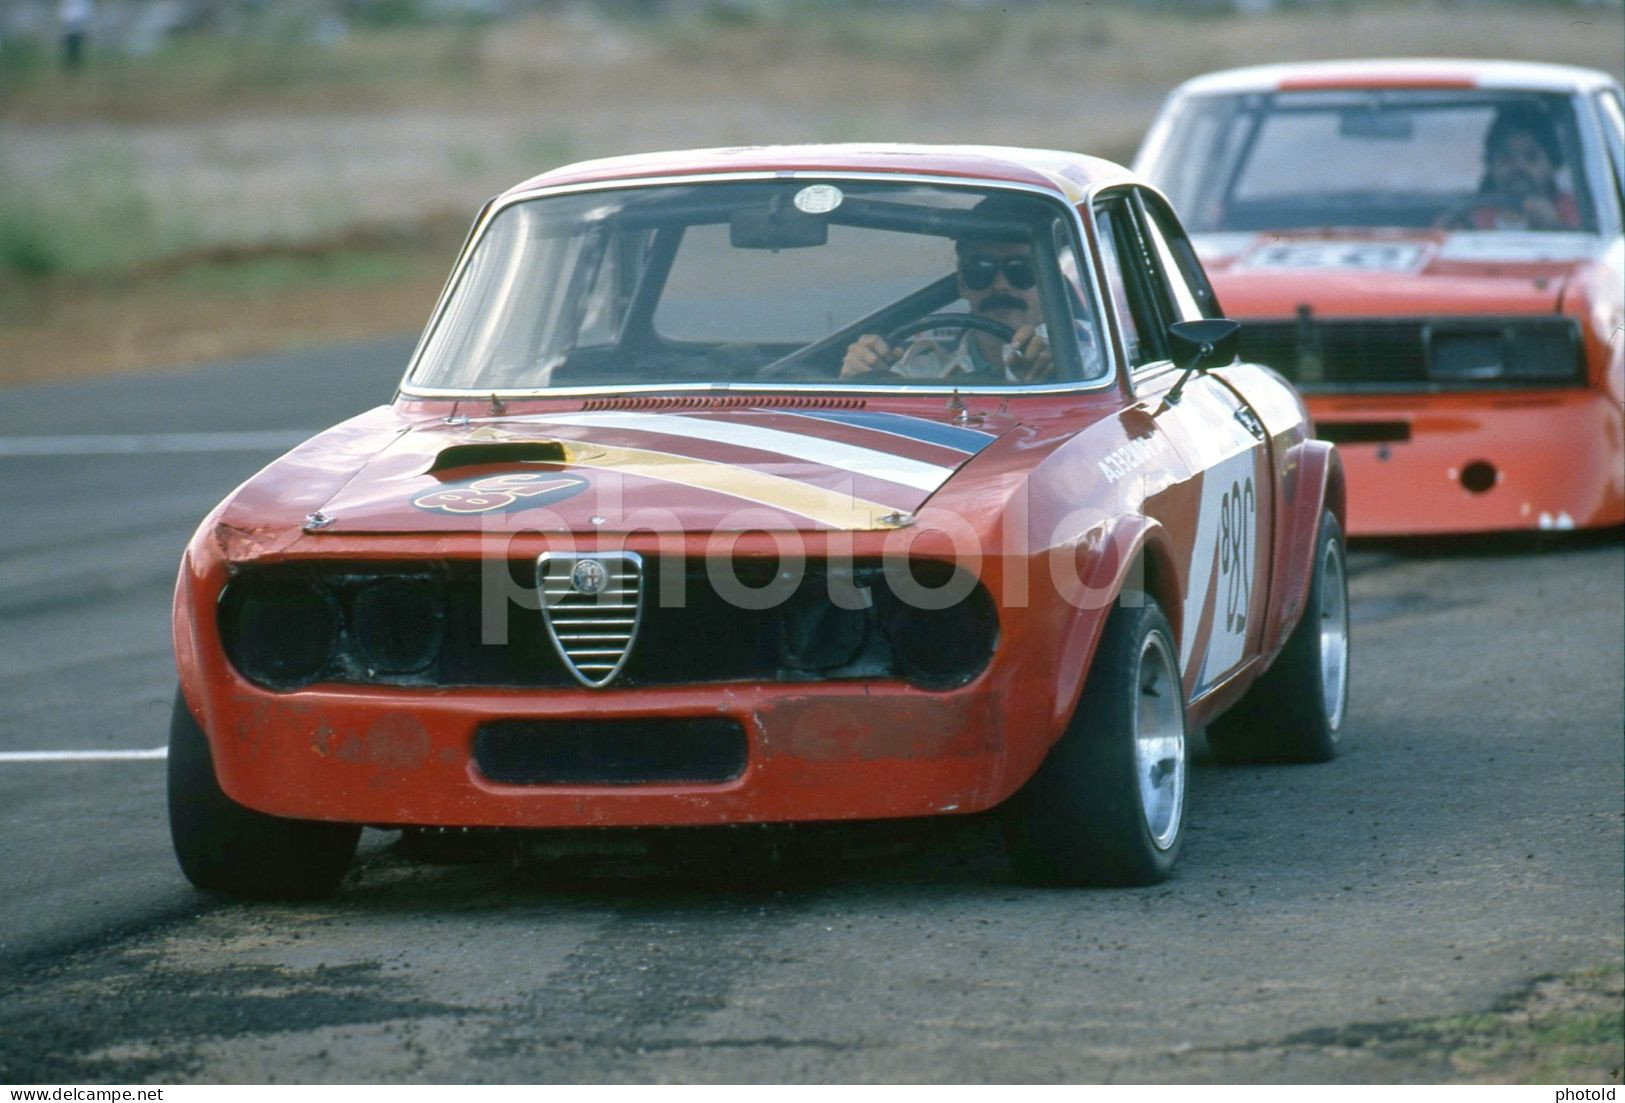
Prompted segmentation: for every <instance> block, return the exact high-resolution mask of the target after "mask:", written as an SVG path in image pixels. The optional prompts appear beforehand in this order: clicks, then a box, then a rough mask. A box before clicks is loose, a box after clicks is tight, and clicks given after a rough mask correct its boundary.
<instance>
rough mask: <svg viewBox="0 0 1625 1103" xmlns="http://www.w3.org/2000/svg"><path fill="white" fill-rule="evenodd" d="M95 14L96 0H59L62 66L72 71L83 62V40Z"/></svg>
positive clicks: (57, 14) (58, 20) (57, 8)
mask: <svg viewBox="0 0 1625 1103" xmlns="http://www.w3.org/2000/svg"><path fill="white" fill-rule="evenodd" d="M95 15H96V0H60V3H58V4H57V7H56V19H57V23H58V24H59V25H60V26H61V28H62V68H64V69H66V70H67V71H68V72H70V73H71V72H74V71H75V70H77V69H78V68H79V67H80V66H81V65H83V64H84V62H85V40H86V39H87V38H88V37H89V36H90V23H91V20H92V19H94V18H95Z"/></svg>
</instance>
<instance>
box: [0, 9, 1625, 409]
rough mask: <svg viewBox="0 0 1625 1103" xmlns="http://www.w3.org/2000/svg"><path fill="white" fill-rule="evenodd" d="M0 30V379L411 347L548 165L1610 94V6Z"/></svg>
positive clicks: (1016, 138) (1128, 137) (1622, 36)
mask: <svg viewBox="0 0 1625 1103" xmlns="http://www.w3.org/2000/svg"><path fill="white" fill-rule="evenodd" d="M93 8H94V12H93V16H92V18H91V21H90V24H89V26H88V29H87V35H86V48H85V53H84V57H83V60H82V62H81V64H79V65H78V66H77V67H75V68H68V67H65V66H64V64H63V61H62V44H61V30H62V28H61V24H60V22H59V6H58V0H5V2H4V3H0V380H4V379H11V380H17V379H26V378H42V377H50V376H54V375H58V374H61V373H63V372H73V371H79V370H104V369H109V368H115V367H127V366H139V365H150V364H165V363H171V362H176V361H182V360H189V359H190V360H195V359H198V358H207V357H210V356H217V355H228V354H234V353H237V352H241V351H246V350H248V349H254V348H261V347H269V346H271V345H274V344H279V343H284V342H286V341H289V340H299V339H311V340H316V339H330V338H332V337H335V336H340V337H342V336H359V335H367V334H373V333H378V332H390V331H394V330H403V329H411V328H413V327H415V326H416V325H418V324H420V322H421V319H422V318H423V317H424V316H425V315H426V314H427V311H428V308H429V305H430V304H431V303H432V299H433V295H434V292H435V290H436V289H437V287H438V283H439V281H440V279H441V278H442V276H443V274H444V272H445V271H446V269H447V268H448V267H449V265H450V262H451V259H452V252H453V251H454V250H455V248H456V244H457V242H458V240H459V239H460V235H461V234H462V232H463V230H464V229H465V228H466V225H467V220H468V219H469V217H470V216H471V215H472V214H473V212H474V211H475V210H476V209H477V207H478V205H479V204H480V203H481V202H482V201H483V200H484V199H485V198H486V197H487V196H489V195H491V194H493V193H495V192H497V191H499V190H501V189H503V188H505V187H507V186H509V185H511V184H513V183H515V182H517V181H519V180H521V179H523V178H525V177H528V176H530V175H533V174H535V173H538V172H542V171H544V170H546V169H548V168H551V167H553V166H555V165H558V164H561V163H563V162H566V161H570V160H577V159H580V158H584V157H591V156H600V155H607V154H614V153H623V152H635V151H641V150H648V149H657V148H674V147H677V148H680V147H687V146H703V145H719V144H755V143H762V142H779V141H848V140H880V141H927V142H995V143H1006V144H1018V145H1037V146H1052V147H1062V148H1069V149H1078V150H1083V151H1086V152H1090V153H1096V154H1099V155H1103V156H1107V157H1113V158H1118V159H1127V158H1128V157H1129V156H1130V155H1131V154H1132V152H1133V150H1134V147H1135V145H1136V144H1137V142H1138V139H1139V135H1140V133H1141V132H1142V131H1143V129H1144V127H1145V125H1146V124H1147V123H1148V122H1149V121H1150V119H1151V117H1152V115H1153V114H1154V113H1155V111H1156V109H1157V106H1158V105H1159V103H1160V102H1161V100H1162V97H1163V96H1164V95H1165V94H1166V93H1167V91H1168V90H1169V89H1170V88H1171V87H1172V86H1173V85H1174V84H1176V83H1178V82H1179V81H1180V80H1183V79H1185V78H1186V77H1189V76H1193V75H1195V74H1197V73H1200V72H1204V71H1206V70H1209V69H1215V68H1222V67H1226V66H1232V65H1242V64H1252V63H1260V62H1270V61H1283V60H1301V59H1307V58H1324V57H1354V56H1376V55H1406V56H1469V57H1512V58H1524V59H1528V60H1538V61H1556V62H1566V63H1572V64H1580V65H1588V66H1592V67H1595V68H1601V69H1604V70H1607V71H1610V72H1613V73H1615V74H1616V75H1618V74H1619V72H1620V70H1621V69H1622V68H1625V13H1622V10H1621V5H1620V3H1619V2H1618V0H1593V2H1589V3H1582V2H1577V0H1525V2H1522V3H1497V2H1494V0H1450V2H1446V0H1424V2H1399V0H1366V2H1356V0H1296V2H1292V0H1183V2H1181V0H1140V2H1134V0H597V2H591V0H99V2H96V3H95V4H94V5H93Z"/></svg>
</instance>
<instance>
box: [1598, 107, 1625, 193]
mask: <svg viewBox="0 0 1625 1103" xmlns="http://www.w3.org/2000/svg"><path fill="white" fill-rule="evenodd" d="M1597 112H1598V114H1600V115H1601V116H1602V133H1603V144H1604V145H1606V146H1607V147H1608V160H1609V161H1611V162H1612V163H1613V166H1614V186H1615V187H1616V188H1618V189H1619V190H1620V191H1621V193H1625V107H1622V106H1621V105H1620V102H1619V93H1618V92H1616V91H1614V90H1613V89H1612V88H1605V89H1603V90H1602V91H1601V92H1598V93H1597Z"/></svg>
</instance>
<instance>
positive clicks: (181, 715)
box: [169, 692, 361, 900]
mask: <svg viewBox="0 0 1625 1103" xmlns="http://www.w3.org/2000/svg"><path fill="white" fill-rule="evenodd" d="M169 835H170V839H171V840H172V841H173V842H174V844H175V857H176V858H178V859H179V860H180V865H181V872H182V873H184V874H186V879H187V880H188V881H190V882H192V884H194V885H196V886H197V887H198V888H200V889H209V890H212V891H215V892H223V893H227V894H229V895H232V896H244V897H252V898H256V899H261V900H298V899H309V898H311V897H317V896H327V895H329V894H331V893H332V892H333V890H334V889H336V888H338V884H339V881H340V880H342V879H343V877H344V871H345V870H346V869H347V868H348V867H349V865H350V859H351V858H352V857H353V856H354V855H355V848H356V842H357V840H358V839H360V837H361V828H360V827H359V826H358V825H356V824H334V823H312V822H307V821H305V820H288V819H283V818H281V817H280V816H267V815H265V814H264V813H263V812H256V811H254V810H253V809H251V808H244V807H243V806H242V805H240V804H238V803H237V802H236V801H234V800H232V799H231V798H230V797H228V796H226V794H225V793H224V792H223V791H222V790H221V788H220V783H219V782H218V781H217V780H216V779H215V776H214V761H213V759H212V758H211V757H210V754H209V740H208V737H207V736H205V735H204V734H203V729H202V728H200V727H199V726H198V723H197V721H196V720H194V719H193V718H192V710H191V709H189V708H187V706H186V701H185V700H184V699H183V698H182V697H181V695H180V693H179V692H177V693H176V694H175V710H174V713H173V715H172V716H171V718H170V723H169Z"/></svg>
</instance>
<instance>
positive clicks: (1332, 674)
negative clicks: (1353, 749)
mask: <svg viewBox="0 0 1625 1103" xmlns="http://www.w3.org/2000/svg"><path fill="white" fill-rule="evenodd" d="M1348 694H1349V593H1348V571H1347V568H1346V565H1345V561H1344V555H1343V530H1342V528H1341V527H1340V526H1339V525H1338V523H1337V518H1336V517H1334V516H1333V515H1332V514H1331V512H1330V511H1329V510H1328V511H1327V512H1326V513H1325V514H1324V515H1323V516H1322V517H1321V519H1320V535H1319V538H1318V539H1317V540H1316V543H1315V573H1314V575H1313V576H1312V577H1311V578H1310V580H1309V598H1308V601H1307V603H1306V604H1305V606H1304V611H1303V616H1302V618H1301V619H1300V620H1299V621H1298V625H1297V627H1296V628H1294V629H1293V630H1292V635H1291V636H1289V637H1288V638H1287V642H1286V646H1285V647H1283V648H1282V649H1281V653H1280V654H1279V655H1278V656H1276V658H1275V662H1274V663H1273V664H1272V665H1271V666H1270V668H1269V670H1267V671H1265V672H1264V674H1263V676H1262V677H1260V678H1259V679H1258V681H1257V682H1255V683H1253V686H1252V688H1251V689H1249V690H1248V691H1247V695H1246V696H1245V697H1243V698H1242V699H1241V700H1240V701H1238V702H1237V703H1236V704H1235V706H1234V707H1232V708H1231V709H1230V710H1229V711H1228V712H1226V713H1225V714H1224V715H1223V716H1221V717H1219V718H1218V719H1217V720H1215V721H1213V722H1212V723H1211V724H1209V725H1208V729H1207V740H1208V745H1209V746H1210V747H1211V748H1212V749H1213V754H1214V757H1216V758H1218V759H1220V760H1221V761H1225V762H1325V761H1326V760H1327V759H1330V758H1332V757H1334V756H1335V755H1336V754H1337V752H1338V748H1339V746H1340V745H1341V742H1342V734H1343V713H1344V712H1345V710H1346V709H1347V708H1348Z"/></svg>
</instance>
